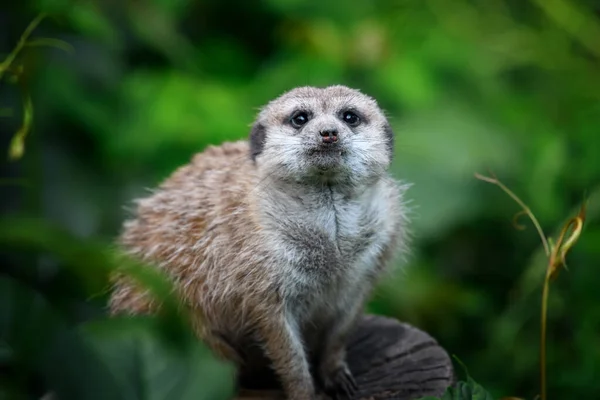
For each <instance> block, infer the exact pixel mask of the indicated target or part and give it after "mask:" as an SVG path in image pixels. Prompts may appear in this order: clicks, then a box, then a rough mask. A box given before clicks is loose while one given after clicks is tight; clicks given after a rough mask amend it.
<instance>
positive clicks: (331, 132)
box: [319, 129, 338, 144]
mask: <svg viewBox="0 0 600 400" xmlns="http://www.w3.org/2000/svg"><path fill="white" fill-rule="evenodd" d="M319 134H320V135H321V137H322V138H323V143H325V144H333V143H335V142H337V140H338V138H337V129H324V130H322V131H321V132H319Z"/></svg>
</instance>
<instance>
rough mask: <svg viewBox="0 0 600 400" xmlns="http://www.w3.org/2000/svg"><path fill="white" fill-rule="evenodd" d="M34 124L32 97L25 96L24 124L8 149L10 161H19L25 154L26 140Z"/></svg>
mask: <svg viewBox="0 0 600 400" xmlns="http://www.w3.org/2000/svg"><path fill="white" fill-rule="evenodd" d="M32 123H33V103H32V101H31V96H30V95H29V94H25V98H24V101H23V123H22V124H21V127H20V128H19V130H18V131H17V132H16V133H15V134H14V136H13V138H12V140H11V142H10V145H9V147H8V159H9V160H11V161H15V160H19V159H20V158H21V157H23V154H24V153H25V138H26V137H27V134H28V133H29V131H30V130H31V124H32Z"/></svg>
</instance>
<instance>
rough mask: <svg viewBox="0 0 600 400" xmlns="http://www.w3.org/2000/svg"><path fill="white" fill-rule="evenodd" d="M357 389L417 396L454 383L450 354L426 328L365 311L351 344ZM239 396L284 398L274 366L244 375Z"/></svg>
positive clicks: (378, 395)
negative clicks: (423, 329)
mask: <svg viewBox="0 0 600 400" xmlns="http://www.w3.org/2000/svg"><path fill="white" fill-rule="evenodd" d="M347 353H348V358H347V361H348V366H349V368H350V370H351V371H352V373H353V375H354V378H355V380H356V383H357V385H358V388H359V389H358V392H357V393H356V396H355V397H354V398H353V399H361V400H362V399H364V400H367V399H369V400H370V399H395V400H416V399H419V398H421V397H424V396H440V395H442V394H443V393H444V391H445V390H446V388H447V387H448V386H450V385H452V384H454V379H455V378H454V369H453V367H452V362H451V360H450V357H449V356H448V353H446V351H445V350H444V349H443V348H442V347H440V345H439V344H438V343H437V341H436V340H435V339H433V338H432V337H431V336H430V335H428V334H427V333H425V332H423V331H421V330H419V329H417V328H415V327H413V326H410V325H408V324H405V323H401V322H399V321H397V320H394V319H391V318H385V317H380V316H374V315H365V316H364V317H363V318H362V319H361V320H360V322H359V323H358V326H357V328H356V330H355V331H354V333H353V334H352V335H351V337H350V339H349V341H348V344H347ZM238 385H239V387H240V391H239V393H238V397H237V400H274V399H278V400H280V399H281V398H282V393H281V391H280V390H279V389H278V387H279V386H278V383H277V381H276V379H275V378H274V376H273V375H272V373H271V372H270V371H251V372H249V371H247V372H246V373H242V376H240V378H239V381H238Z"/></svg>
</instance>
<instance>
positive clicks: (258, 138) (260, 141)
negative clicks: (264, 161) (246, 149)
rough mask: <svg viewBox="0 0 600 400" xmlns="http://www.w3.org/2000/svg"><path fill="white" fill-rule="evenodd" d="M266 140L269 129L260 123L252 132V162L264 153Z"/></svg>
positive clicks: (256, 124) (253, 127)
mask: <svg viewBox="0 0 600 400" xmlns="http://www.w3.org/2000/svg"><path fill="white" fill-rule="evenodd" d="M266 138H267V129H266V128H265V126H264V125H263V124H261V123H260V122H256V123H255V124H254V125H253V126H252V130H251V131H250V157H252V161H255V160H256V157H257V156H258V155H259V154H260V153H262V151H263V148H264V147H265V140H266Z"/></svg>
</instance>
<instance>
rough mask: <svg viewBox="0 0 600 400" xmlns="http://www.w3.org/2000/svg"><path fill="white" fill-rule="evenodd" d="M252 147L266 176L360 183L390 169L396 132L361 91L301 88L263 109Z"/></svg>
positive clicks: (252, 152) (341, 88) (252, 138)
mask: <svg viewBox="0 0 600 400" xmlns="http://www.w3.org/2000/svg"><path fill="white" fill-rule="evenodd" d="M250 148H251V157H252V159H253V160H254V161H255V163H256V165H257V168H258V170H259V172H260V173H261V174H263V175H267V174H268V175H269V176H271V177H275V178H282V179H286V180H289V179H292V180H296V181H303V180H306V181H315V180H317V181H324V180H325V181H329V182H344V181H347V182H354V183H360V182H361V181H366V180H371V179H373V178H374V177H378V176H381V175H382V174H384V172H385V171H386V170H387V168H388V167H389V164H390V162H391V159H392V154H393V148H394V134H393V132H392V129H391V127H390V125H389V123H388V121H387V119H386V117H385V115H384V114H383V112H382V111H381V109H380V108H379V106H378V105H377V102H376V101H375V100H374V99H372V98H371V97H369V96H367V95H365V94H363V93H361V92H359V91H358V90H355V89H350V88H348V87H345V86H329V87H326V88H316V87H300V88H296V89H293V90H290V91H289V92H286V93H284V94H283V95H281V96H280V97H278V98H276V99H275V100H273V101H271V102H270V103H268V104H267V105H266V106H265V107H264V108H263V109H262V110H261V112H260V113H259V114H258V116H257V118H256V121H255V122H254V126H253V127H252V131H251V133H250Z"/></svg>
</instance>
